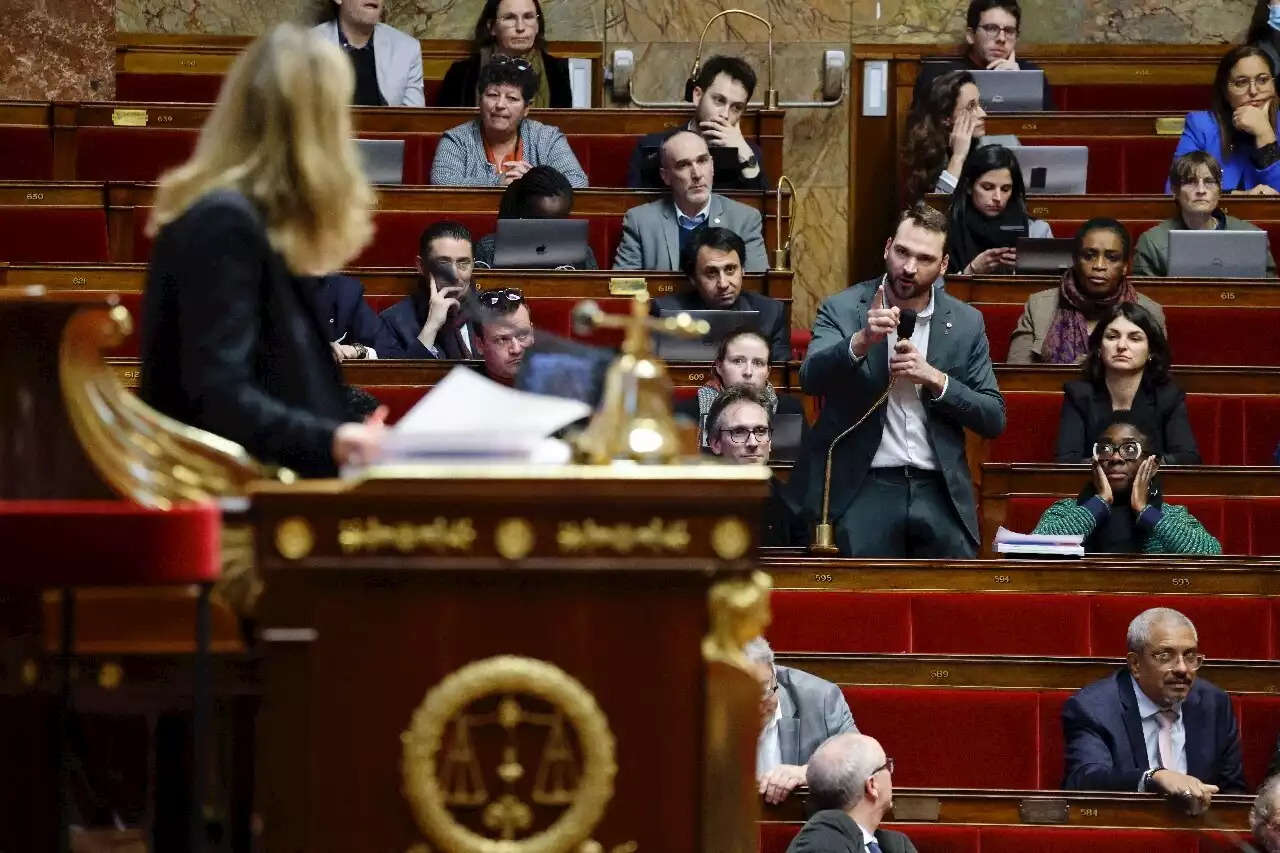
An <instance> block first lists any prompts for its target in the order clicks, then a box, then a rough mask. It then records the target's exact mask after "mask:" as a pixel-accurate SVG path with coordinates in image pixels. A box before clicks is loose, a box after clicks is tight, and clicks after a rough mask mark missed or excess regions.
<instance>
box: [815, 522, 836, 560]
mask: <svg viewBox="0 0 1280 853" xmlns="http://www.w3.org/2000/svg"><path fill="white" fill-rule="evenodd" d="M809 553H810V554H814V555H816V556H820V557H835V556H838V555H839V554H840V549H839V548H837V547H836V542H835V530H834V529H833V528H832V527H831V524H830V522H825V521H824V522H823V523H822V524H819V525H818V526H816V527H815V528H814V529H813V542H811V543H810V544H809Z"/></svg>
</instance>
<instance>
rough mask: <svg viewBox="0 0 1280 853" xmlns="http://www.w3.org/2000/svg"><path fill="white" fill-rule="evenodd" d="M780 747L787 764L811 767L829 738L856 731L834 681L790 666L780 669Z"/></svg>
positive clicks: (851, 716)
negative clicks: (817, 751)
mask: <svg viewBox="0 0 1280 853" xmlns="http://www.w3.org/2000/svg"><path fill="white" fill-rule="evenodd" d="M777 671H778V707H780V708H781V709H782V719H780V720H779V721H778V745H779V746H780V747H781V748H782V763H783V764H808V763H809V758H810V757H812V755H813V753H814V750H816V749H817V748H818V747H820V746H822V744H823V743H824V742H825V741H826V740H827V738H829V737H831V736H833V735H838V734H843V733H845V732H856V731H857V730H858V727H857V726H855V725H854V724H853V713H852V712H851V711H850V710H849V703H848V702H846V701H845V698H844V693H842V692H841V691H840V688H839V687H837V686H836V685H834V684H832V683H831V682H830V681H826V680H825V679H821V678H819V677H818V676H816V675H810V674H809V673H807V672H804V671H803V670H799V669H792V668H791V667H789V666H779V667H778V668H777Z"/></svg>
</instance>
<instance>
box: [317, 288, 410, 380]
mask: <svg viewBox="0 0 1280 853" xmlns="http://www.w3.org/2000/svg"><path fill="white" fill-rule="evenodd" d="M316 303H317V305H316V307H317V310H319V312H320V321H321V322H322V323H323V324H325V325H326V326H327V328H328V329H329V341H330V346H332V347H333V354H334V356H335V357H336V358H338V359H339V360H341V361H347V360H349V359H354V360H357V361H358V360H361V359H376V358H378V357H379V354H382V357H384V358H385V357H386V354H387V353H388V352H394V351H395V348H396V345H395V339H394V337H393V336H392V334H391V330H390V329H388V328H387V325H386V323H383V322H382V320H381V319H380V318H379V317H378V315H377V314H375V313H373V309H372V308H370V307H369V303H368V302H366V301H365V299H364V285H363V284H361V283H360V280H359V279H355V278H351V277H350V276H345V275H336V274H335V275H327V276H325V277H324V278H322V279H320V285H319V287H318V288H317V289H316Z"/></svg>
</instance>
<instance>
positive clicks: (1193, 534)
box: [1032, 412, 1222, 554]
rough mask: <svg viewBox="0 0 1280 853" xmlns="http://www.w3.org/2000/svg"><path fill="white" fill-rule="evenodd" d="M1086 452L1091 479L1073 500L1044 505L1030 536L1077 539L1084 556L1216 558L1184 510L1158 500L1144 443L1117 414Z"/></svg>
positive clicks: (1214, 547) (1155, 463)
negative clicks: (1045, 508)
mask: <svg viewBox="0 0 1280 853" xmlns="http://www.w3.org/2000/svg"><path fill="white" fill-rule="evenodd" d="M1095 436H1096V440H1095V441H1094V443H1093V446H1092V447H1091V448H1090V455H1089V458H1090V460H1091V461H1092V462H1093V477H1092V479H1091V480H1090V482H1088V483H1086V484H1085V487H1084V488H1083V489H1082V490H1081V491H1080V494H1079V496H1077V497H1076V498H1075V499H1074V500H1073V499H1071V498H1067V499H1065V500H1060V501H1058V502H1057V503H1055V504H1053V505H1052V506H1050V507H1049V508H1048V509H1047V510H1045V513H1044V515H1043V516H1041V517H1040V521H1039V522H1038V523H1037V524H1036V528H1035V530H1033V531H1032V532H1033V533H1035V534H1038V535H1041V536H1083V537H1084V550H1085V553H1086V554H1221V553H1222V546H1221V545H1220V544H1218V540H1217V539H1215V538H1214V537H1213V534H1211V533H1209V531H1207V530H1205V529H1204V525H1202V524H1201V523H1200V522H1199V521H1197V520H1196V518H1195V516H1193V515H1192V514H1191V513H1190V512H1188V511H1187V508H1186V507H1184V506H1175V505H1174V504H1167V503H1165V502H1164V495H1163V494H1161V490H1160V479H1159V476H1158V474H1157V471H1159V469H1160V460H1159V458H1158V457H1157V456H1156V455H1155V454H1154V453H1153V452H1152V451H1151V447H1150V440H1149V438H1148V436H1147V435H1146V433H1145V432H1143V430H1142V429H1141V428H1140V427H1138V426H1137V425H1135V424H1133V423H1132V422H1131V421H1130V420H1128V419H1127V418H1126V416H1125V413H1124V412H1117V413H1116V414H1115V416H1114V417H1113V418H1112V420H1111V422H1110V423H1109V424H1108V425H1107V426H1106V427H1105V428H1104V429H1102V430H1100V431H1099V432H1098V433H1096V434H1095Z"/></svg>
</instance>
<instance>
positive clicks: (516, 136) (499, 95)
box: [431, 56, 587, 187]
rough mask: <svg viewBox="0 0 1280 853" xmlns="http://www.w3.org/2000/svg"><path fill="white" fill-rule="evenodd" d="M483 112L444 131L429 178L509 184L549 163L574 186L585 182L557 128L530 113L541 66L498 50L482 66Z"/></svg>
mask: <svg viewBox="0 0 1280 853" xmlns="http://www.w3.org/2000/svg"><path fill="white" fill-rule="evenodd" d="M480 87H481V90H482V96H481V98H480V108H479V113H480V114H479V115H478V116H476V117H475V118H474V119H472V120H471V121H469V122H467V123H466V124H462V125H459V126H458V127H455V128H453V129H452V130H447V131H445V133H444V135H443V136H441V137H440V144H439V145H437V146H436V156H435V159H434V160H432V161H431V183H432V184H434V185H436V186H453V187H493V186H501V187H505V186H508V185H510V184H511V183H512V182H514V181H516V180H518V179H519V178H521V177H523V176H524V175H525V174H526V173H527V172H528V171H529V170H530V169H532V168H534V167H535V166H550V167H551V168H553V169H555V170H556V171H557V172H559V173H560V174H562V175H564V176H565V178H566V179H568V181H569V183H570V184H572V185H573V186H575V187H585V186H586V185H587V174H586V172H584V171H582V166H581V165H579V163H578V158H577V157H575V156H574V154H573V149H572V148H570V147H569V141H568V140H567V139H565V138H564V134H563V133H561V132H560V129H559V128H556V127H553V126H552V125H549V124H543V123H542V122H540V121H534V120H533V119H531V118H527V115H528V112H529V101H530V100H532V98H533V93H534V92H535V91H537V89H538V72H536V71H534V70H533V69H532V68H531V67H530V66H529V63H527V62H525V61H524V60H523V59H509V58H507V57H505V56H496V57H494V59H493V61H492V62H490V63H489V64H488V65H486V66H485V67H484V68H482V69H481V70H480Z"/></svg>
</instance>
